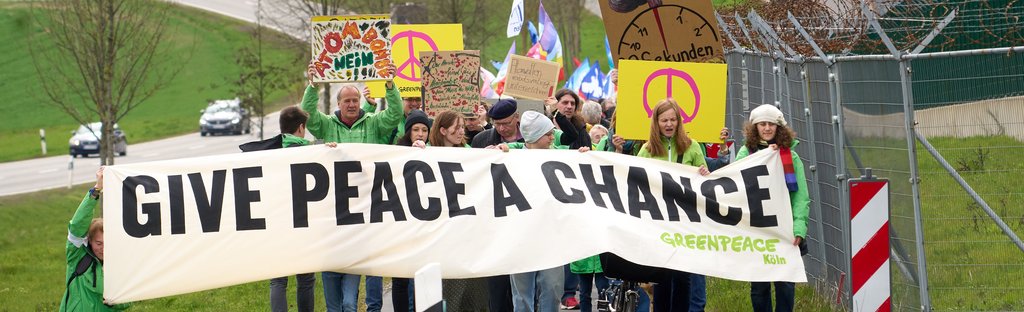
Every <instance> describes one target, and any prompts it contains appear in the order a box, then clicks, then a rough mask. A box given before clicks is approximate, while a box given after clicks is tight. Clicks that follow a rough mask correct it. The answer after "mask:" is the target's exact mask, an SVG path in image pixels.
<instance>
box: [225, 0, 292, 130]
mask: <svg viewBox="0 0 1024 312" xmlns="http://www.w3.org/2000/svg"><path fill="white" fill-rule="evenodd" d="M262 5H263V1H262V0H259V1H257V2H256V6H257V8H258V9H257V13H256V28H255V29H253V30H252V32H251V33H250V37H251V38H252V41H253V43H255V47H254V46H253V45H244V46H243V47H242V48H240V49H239V50H238V53H237V54H236V57H235V64H237V65H238V67H239V69H240V70H241V71H240V72H239V74H238V79H237V80H235V81H233V84H234V92H235V94H236V95H237V96H238V97H239V98H240V99H242V107H244V108H245V109H247V110H249V112H251V113H252V114H251V116H258V117H259V124H258V126H259V135H260V140H262V139H263V136H264V132H263V122H264V119H266V118H265V117H266V115H267V110H266V98H267V96H268V95H270V92H271V91H273V90H281V89H284V88H287V87H288V86H289V85H291V83H293V82H294V81H295V80H296V79H294V78H297V77H298V76H297V75H289V74H288V73H289V71H288V68H286V67H285V66H282V65H279V64H276V63H272V62H270V61H269V60H267V59H266V58H264V56H263V42H264V41H265V39H264V36H263V30H264V27H263V13H262V10H261V8H262ZM292 40H294V39H292ZM293 71H294V70H293ZM290 78H291V79H290Z"/></svg>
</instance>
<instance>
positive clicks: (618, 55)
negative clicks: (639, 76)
mask: <svg viewBox="0 0 1024 312" xmlns="http://www.w3.org/2000/svg"><path fill="white" fill-rule="evenodd" d="M598 2H599V3H600V4H601V15H602V17H603V19H604V27H605V31H606V32H607V33H608V41H609V46H610V47H611V50H612V53H613V54H614V56H615V60H616V63H618V60H620V59H625V60H645V61H662V62H706V61H710V60H714V59H719V60H723V61H724V54H723V53H724V52H723V51H722V44H721V36H720V34H719V28H718V22H717V21H716V20H715V12H714V8H713V7H712V6H711V0H599V1H598Z"/></svg>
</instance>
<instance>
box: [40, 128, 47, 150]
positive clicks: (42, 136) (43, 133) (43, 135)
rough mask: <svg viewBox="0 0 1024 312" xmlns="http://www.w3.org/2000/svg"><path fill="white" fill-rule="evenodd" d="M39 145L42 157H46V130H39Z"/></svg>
mask: <svg viewBox="0 0 1024 312" xmlns="http://www.w3.org/2000/svg"><path fill="white" fill-rule="evenodd" d="M39 144H40V145H41V146H42V148H43V155H46V130H45V129H42V128H40V129H39Z"/></svg>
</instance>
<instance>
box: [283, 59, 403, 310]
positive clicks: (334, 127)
mask: <svg viewBox="0 0 1024 312" xmlns="http://www.w3.org/2000/svg"><path fill="white" fill-rule="evenodd" d="M314 62H315V61H311V62H310V65H309V68H308V69H307V73H306V74H307V79H308V82H309V85H308V86H306V91H305V93H304V94H303V95H302V109H303V110H304V111H306V112H308V113H309V114H310V115H309V121H308V123H307V124H306V127H307V129H308V130H309V132H310V133H312V134H313V136H315V137H317V138H319V139H321V140H324V142H335V143H377V144H391V142H392V141H393V140H394V133H395V131H396V129H397V128H398V125H399V123H400V122H401V121H403V120H404V118H403V117H404V114H403V113H404V112H403V109H402V107H400V106H398V103H399V102H400V101H402V97H401V96H400V95H399V93H398V89H397V88H395V84H394V82H392V81H391V80H388V81H386V82H385V83H384V89H385V91H384V99H385V103H383V104H384V105H385V106H386V107H385V109H384V110H383V111H381V112H379V113H370V112H366V111H365V110H363V109H362V108H360V106H359V102H360V98H361V97H360V91H359V90H358V89H357V88H356V87H354V86H352V85H345V86H342V87H341V90H339V91H338V111H337V112H335V113H334V115H330V116H329V115H327V114H324V113H321V112H320V111H317V102H318V101H319V95H318V94H317V93H318V91H317V86H316V85H315V84H314V83H313V75H316V65H314ZM395 73H396V70H395V66H394V64H391V65H389V66H388V68H387V73H385V74H386V76H387V77H394V75H395ZM403 130H404V129H403ZM321 275H322V276H321V278H322V279H323V284H324V301H326V302H327V311H328V312H338V311H343V312H355V311H356V308H357V305H356V302H357V300H358V297H359V280H360V276H359V275H353V274H342V273H336V272H323V273H322V274H321ZM366 293H367V296H366V305H367V311H370V312H376V311H379V310H380V308H381V306H382V301H383V300H382V293H383V281H382V278H381V277H378V276H367V278H366Z"/></svg>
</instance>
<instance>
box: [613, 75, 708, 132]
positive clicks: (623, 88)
mask: <svg viewBox="0 0 1024 312" xmlns="http://www.w3.org/2000/svg"><path fill="white" fill-rule="evenodd" d="M619 65H620V67H619V95H618V103H619V105H618V108H617V109H616V110H615V114H616V115H617V116H616V118H617V119H618V121H617V122H616V124H617V125H619V126H618V129H616V134H619V135H621V136H622V137H623V138H625V139H631V140H647V139H649V138H650V137H649V136H650V131H651V115H652V114H653V110H654V107H655V106H657V105H658V102H659V101H661V100H662V99H664V98H669V97H671V98H673V99H675V100H676V102H678V103H679V107H680V108H682V112H681V114H682V116H681V117H682V120H683V123H684V128H685V129H686V132H687V133H688V134H689V136H690V138H692V139H694V140H697V141H698V142H705V143H712V142H720V141H719V133H720V132H721V131H722V127H724V126H725V88H726V84H727V79H726V71H727V67H726V65H725V64H710V63H678V62H650V61H634V60H621V61H619Z"/></svg>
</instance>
